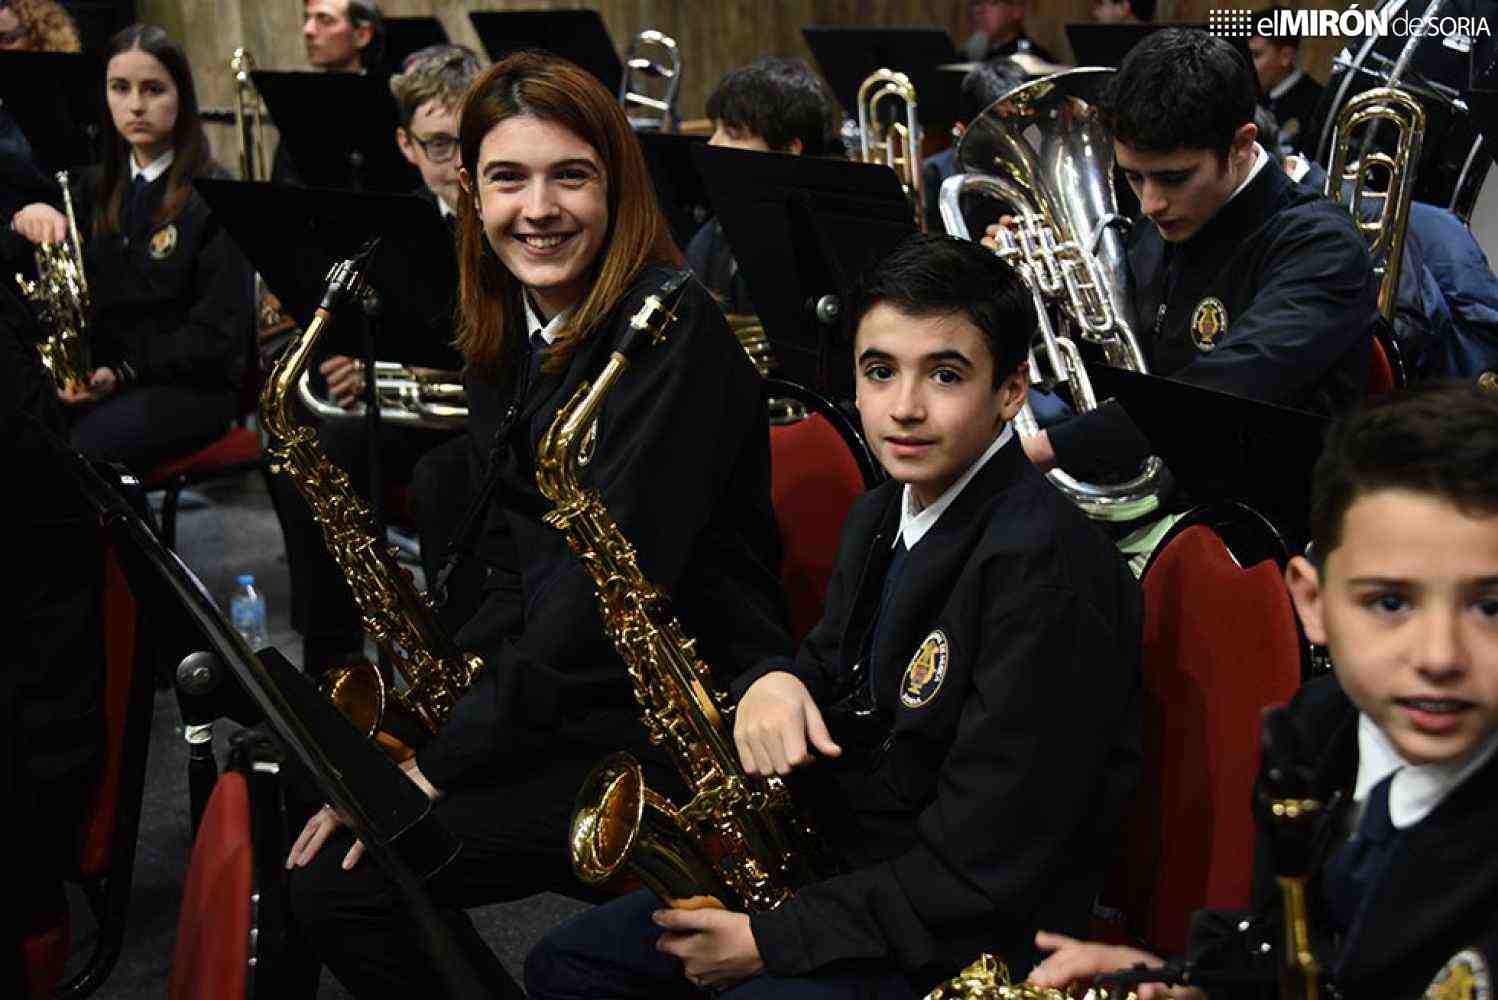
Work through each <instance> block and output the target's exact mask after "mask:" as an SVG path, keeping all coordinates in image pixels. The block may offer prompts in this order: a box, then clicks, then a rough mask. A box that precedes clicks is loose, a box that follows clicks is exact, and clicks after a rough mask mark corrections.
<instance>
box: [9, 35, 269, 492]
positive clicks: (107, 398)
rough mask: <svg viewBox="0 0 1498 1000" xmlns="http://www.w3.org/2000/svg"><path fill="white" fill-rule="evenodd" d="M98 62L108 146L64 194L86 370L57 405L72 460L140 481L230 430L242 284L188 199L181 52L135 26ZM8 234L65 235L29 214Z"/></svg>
mask: <svg viewBox="0 0 1498 1000" xmlns="http://www.w3.org/2000/svg"><path fill="white" fill-rule="evenodd" d="M105 55H106V58H107V59H108V64H107V68H106V70H105V94H106V97H107V98H108V104H109V113H110V118H111V121H112V123H113V125H114V138H113V141H111V142H109V143H108V146H107V148H106V151H105V155H104V162H103V164H102V165H101V166H99V167H92V168H89V169H88V170H85V171H84V172H83V173H82V174H80V175H79V176H78V178H77V179H76V180H75V182H74V184H73V201H74V205H75V206H76V209H77V212H78V228H79V234H80V236H81V237H82V238H83V241H84V267H85V270H86V272H87V276H88V282H89V292H90V295H91V296H92V300H93V307H94V314H93V318H92V320H91V326H90V329H89V333H88V337H89V341H90V349H91V352H92V355H93V360H94V364H95V365H96V367H95V368H94V370H93V372H92V373H91V374H90V376H89V378H88V382H87V384H86V385H78V384H76V383H70V384H69V385H68V386H67V387H65V388H64V389H62V390H60V391H59V396H60V398H61V399H62V401H63V403H65V404H67V406H68V407H69V409H70V411H71V413H70V421H69V422H70V424H71V433H72V439H73V443H74V445H75V446H76V447H77V448H78V449H79V450H80V451H83V452H84V453H85V454H88V455H91V456H97V457H101V458H108V459H112V460H115V461H120V462H124V463H125V464H126V465H129V466H132V467H134V468H138V469H144V468H146V467H148V466H150V465H151V464H152V463H154V462H157V461H160V460H162V459H164V458H167V457H170V456H172V455H175V454H180V453H182V452H184V451H187V450H188V449H191V448H193V447H195V446H197V445H201V444H206V443H207V442H209V441H211V440H213V439H214V438H215V437H217V436H218V435H219V434H221V433H223V431H224V428H225V426H226V425H227V424H228V423H229V421H230V420H232V419H233V418H234V415H235V400H236V390H237V388H238V386H239V383H240V380H241V379H242V378H243V377H244V362H245V359H246V356H247V352H248V349H249V344H248V339H247V338H248V337H249V336H250V330H251V282H252V276H251V271H250V267H249V264H248V263H247V262H246V261H245V259H244V256H243V255H242V254H241V253H240V252H239V249H238V248H237V247H236V246H235V245H234V243H233V242H232V241H231V240H230V239H229V237H228V235H227V234H226V233H225V232H224V231H223V230H222V229H221V228H220V227H219V226H218V225H217V223H216V222H215V220H214V219H213V217H212V216H211V214H210V213H209V210H208V205H207V203H206V202H204V201H203V199H202V198H201V197H200V196H199V195H198V194H197V193H196V192H195V191H194V190H193V188H192V182H193V180H194V179H195V178H197V177H203V176H213V175H215V174H216V173H217V172H218V168H217V167H216V166H215V164H214V163H213V159H212V157H211V156H210V154H209V151H208V140H207V137H206V136H205V135H204V133H203V124H202V121H201V119H200V118H199V116H198V101H197V95H196V93H195V91H194V89H193V81H192V69H191V67H190V66H189V65H188V62H187V56H186V54H185V53H184V52H183V50H182V47H181V46H180V45H178V44H177V43H176V42H174V41H172V40H171V39H170V38H168V37H167V34H166V32H165V31H164V30H162V29H161V28H159V27H156V26H154V25H145V24H136V25H132V26H130V27H128V28H125V29H124V30H123V31H120V32H119V33H118V34H116V35H115V36H114V37H113V38H111V39H110V41H109V46H108V48H107V50H106V53H105ZM13 226H14V228H15V229H16V230H17V231H18V232H20V233H21V234H22V235H24V236H26V237H27V238H28V239H30V240H31V241H32V242H34V243H42V242H47V241H49V240H55V239H56V237H57V235H58V234H59V233H61V232H63V231H65V227H66V223H65V221H64V220H63V219H62V217H61V214H60V213H59V212H58V211H57V210H56V209H55V208H53V207H52V206H50V205H46V204H44V203H40V202H38V203H35V204H32V205H28V206H26V207H25V208H23V209H22V210H21V211H20V212H18V213H16V219H15V221H14V223H13Z"/></svg>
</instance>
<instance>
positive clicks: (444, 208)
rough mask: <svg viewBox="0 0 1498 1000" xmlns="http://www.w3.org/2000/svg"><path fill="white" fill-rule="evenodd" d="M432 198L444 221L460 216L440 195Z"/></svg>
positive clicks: (434, 192)
mask: <svg viewBox="0 0 1498 1000" xmlns="http://www.w3.org/2000/svg"><path fill="white" fill-rule="evenodd" d="M432 197H433V198H436V199H437V214H438V215H440V216H442V218H444V219H450V218H452V217H453V216H454V215H457V214H458V213H457V212H456V211H454V210H453V208H452V206H450V205H448V203H447V202H445V201H443V200H442V196H441V195H440V194H438V193H437V192H436V191H433V192H432ZM526 305H530V303H529V302H527V303H526Z"/></svg>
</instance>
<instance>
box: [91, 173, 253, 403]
mask: <svg viewBox="0 0 1498 1000" xmlns="http://www.w3.org/2000/svg"><path fill="white" fill-rule="evenodd" d="M169 174H170V171H168V172H167V173H164V174H162V175H161V176H160V177H158V178H157V179H156V180H155V181H153V182H151V183H150V184H148V185H147V186H146V189H145V191H144V193H143V194H142V196H141V198H142V200H141V203H140V205H139V207H138V208H137V209H136V210H134V211H133V212H130V213H128V215H129V220H130V222H131V223H132V224H131V225H129V227H128V228H126V229H125V231H123V232H119V233H112V234H107V235H102V236H96V235H94V233H93V217H94V216H93V211H94V206H95V202H96V199H95V193H96V186H97V178H98V169H97V168H93V169H90V170H88V171H85V172H84V173H83V174H82V175H80V183H79V184H78V185H77V187H76V188H75V190H74V195H73V196H74V204H75V206H76V208H77V210H78V226H79V234H80V235H81V236H82V237H83V244H84V248H83V253H84V266H85V268H86V269H87V272H88V282H89V294H90V296H91V297H92V300H93V307H94V315H93V319H92V321H91V326H90V330H91V337H92V349H93V358H94V363H95V364H96V365H106V366H109V367H114V368H117V369H118V368H121V366H124V369H125V374H126V375H127V377H128V378H129V379H131V380H132V381H135V382H139V383H141V384H151V383H171V384H174V385H183V386H193V387H195V388H200V389H210V390H213V389H235V388H238V386H239V385H240V382H241V380H242V379H243V378H244V375H245V365H246V361H247V359H248V356H249V349H250V338H251V337H252V336H253V335H254V301H253V298H254V272H253V271H252V270H251V268H250V264H249V261H247V260H246V259H245V256H244V254H243V253H241V252H240V250H239V247H238V246H237V245H236V244H235V243H234V241H233V240H232V239H231V238H230V237H229V234H228V233H227V232H225V231H224V229H223V227H222V226H221V225H219V223H218V221H217V220H216V219H215V218H214V217H213V214H212V213H211V212H210V211H209V208H208V203H207V202H206V201H204V200H203V198H202V196H200V195H199V194H198V193H197V192H196V191H194V192H192V194H190V195H189V196H188V198H187V201H186V202H185V203H184V205H183V207H182V211H181V212H179V213H178V215H177V217H176V218H174V219H169V220H165V221H158V220H157V219H156V212H157V209H158V208H159V207H160V205H161V201H162V198H163V196H164V195H165V194H166V186H167V178H168V176H169ZM128 183H129V182H128V181H127V185H128ZM129 197H130V195H129V191H128V186H127V191H126V195H125V200H126V201H127V202H128V201H129ZM126 214H127V213H125V212H124V211H122V213H121V216H122V222H121V225H122V227H123V226H125V217H126Z"/></svg>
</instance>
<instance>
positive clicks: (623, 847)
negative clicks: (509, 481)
mask: <svg viewBox="0 0 1498 1000" xmlns="http://www.w3.org/2000/svg"><path fill="white" fill-rule="evenodd" d="M689 277H690V274H689V273H688V272H685V271H683V272H680V273H679V274H677V275H676V276H674V277H672V278H671V279H669V280H668V281H667V283H666V284H665V285H664V286H663V287H662V288H661V289H660V290H659V291H657V292H656V293H655V294H653V295H651V296H649V297H647V298H646V300H645V303H644V304H643V305H642V306H641V307H640V309H639V311H638V312H637V313H636V314H635V315H634V316H633V317H632V318H631V320H630V323H629V327H628V329H627V330H626V331H625V333H624V336H623V337H622V338H621V340H620V343H619V344H618V346H617V347H616V348H615V349H614V352H613V354H612V355H611V356H610V358H609V361H608V364H607V365H606V366H605V367H604V369H603V371H602V372H601V373H600V374H599V376H598V378H597V379H596V380H595V381H594V382H592V383H591V384H589V383H586V382H585V383H583V384H582V385H580V386H579V387H578V389H577V392H576V393H574V394H573V396H572V398H571V399H570V400H568V402H567V404H566V405H565V406H563V407H562V408H561V409H560V410H558V411H557V415H556V418H555V419H554V420H553V421H552V424H551V427H549V428H548V429H547V431H546V434H545V435H544V436H543V437H542V439H541V445H540V447H539V449H538V450H537V453H536V482H537V485H538V486H539V487H540V489H541V493H542V495H544V496H545V497H546V498H547V499H548V500H550V501H551V502H552V503H553V504H555V509H554V510H552V511H551V512H550V513H548V514H547V515H546V523H548V524H550V525H551V526H552V527H554V528H556V529H557V530H558V531H560V532H562V533H563V535H565V536H566V538H567V545H568V547H569V548H571V549H572V552H573V554H574V555H576V556H577V557H578V559H579V560H580V561H581V562H582V565H583V566H584V568H585V569H586V570H587V571H588V575H589V576H591V577H592V578H593V582H594V585H595V587H596V590H597V596H598V602H599V610H600V613H601V614H600V616H601V617H602V619H603V626H604V631H605V632H606V633H607V634H608V636H609V638H610V640H612V642H613V644H614V648H615V649H616V650H618V652H619V656H620V658H621V659H622V660H623V661H624V663H625V665H626V667H627V668H628V670H629V676H630V680H631V682H632V684H633V686H634V692H635V699H636V700H637V701H638V702H639V705H640V709H641V712H642V714H643V717H644V723H645V728H646V730H647V731H648V732H649V734H650V741H651V742H652V743H653V744H655V745H657V746H660V747H663V748H664V749H665V750H666V752H667V753H668V754H669V755H670V756H671V759H672V762H673V763H674V764H675V766H676V768H677V770H678V771H679V772H680V774H681V776H682V779H683V781H684V783H685V785H686V787H687V788H689V789H691V790H692V792H693V797H692V799H691V801H690V802H688V803H686V804H685V805H683V806H680V807H677V806H675V805H673V804H672V803H671V802H670V801H668V800H667V799H666V798H665V797H664V796H662V795H660V794H659V793H657V792H656V791H654V790H653V789H651V788H649V787H647V786H646V785H645V782H644V778H643V776H642V774H641V770H640V765H639V762H638V761H637V760H635V758H634V757H632V756H631V755H630V754H628V753H624V752H619V753H615V754H611V755H610V756H608V757H606V758H604V760H603V761H602V762H601V763H600V764H599V765H598V766H597V767H596V768H594V770H593V771H592V773H591V774H589V776H588V777H587V779H586V780H585V781H584V783H583V787H582V789H581V790H580V791H579V792H578V795H577V808H576V810H575V811H574V812H573V816H572V824H571V832H570V835H569V839H570V844H571V853H572V866H573V869H574V870H575V871H576V872H577V875H578V877H579V878H581V879H582V880H583V881H584V882H586V883H587V884H589V885H601V884H604V883H606V882H609V881H611V880H612V879H613V878H614V877H615V876H616V875H618V874H619V873H621V872H622V871H623V870H624V869H625V868H628V869H630V870H632V871H633V872H634V873H635V874H636V875H638V876H639V878H640V880H641V881H642V882H644V883H645V885H646V886H648V887H649V888H651V889H653V890H655V892H656V894H657V895H659V896H660V897H661V898H662V899H665V900H667V901H668V902H669V903H670V904H671V905H673V906H683V907H699V906H726V907H729V908H732V909H735V910H745V909H747V910H763V909H768V908H771V907H774V906H777V905H779V904H780V903H781V902H783V901H784V900H786V899H788V898H789V897H790V895H791V893H792V892H793V891H794V890H795V888H796V887H797V886H799V885H802V884H804V883H805V882H808V881H810V880H811V879H812V878H813V877H814V875H815V873H816V871H817V869H816V868H815V866H814V862H813V858H815V857H817V852H816V848H815V846H814V845H815V844H816V840H815V837H814V835H813V834H812V831H811V828H810V826H809V825H808V824H807V823H806V822H805V820H804V819H803V818H802V817H801V815H800V814H799V813H797V812H796V811H795V808H794V806H793V804H792V803H791V799H790V793H789V790H788V789H787V788H786V786H785V783H784V782H783V781H781V780H780V779H779V778H775V777H771V778H767V779H757V778H751V777H749V776H748V775H746V774H745V773H744V771H743V768H742V767H741V766H740V764H739V757H738V751H737V749H736V748H735V746H734V743H733V739H732V736H731V734H730V729H729V718H730V715H729V713H730V708H729V706H728V705H727V704H726V702H725V700H724V697H723V694H722V693H721V692H720V691H718V690H716V689H715V688H713V686H712V678H711V675H710V673H709V671H708V668H707V665H706V664H705V663H703V662H702V661H701V660H700V659H698V658H697V654H696V649H695V642H694V640H692V639H689V638H688V637H687V636H686V634H685V632H684V630H683V629H682V627H681V624H680V623H679V622H678V621H677V620H676V619H675V618H674V617H672V616H671V615H670V613H669V611H668V609H667V607H666V605H667V600H668V598H667V595H666V594H665V593H663V592H662V591H661V590H660V589H659V588H657V587H656V586H655V585H654V584H652V583H651V582H650V581H649V580H647V579H646V578H645V576H644V574H643V573H641V571H640V568H639V565H638V564H637V562H636V560H635V552H634V548H633V547H632V546H631V545H630V543H629V540H628V539H627V538H625V537H624V535H623V534H622V533H621V532H620V530H619V527H618V525H617V524H615V523H614V520H613V519H612V518H611V517H610V516H609V512H608V509H607V508H606V507H605V506H604V503H603V498H602V497H601V496H600V495H599V493H598V491H597V490H595V489H590V488H588V487H585V486H584V485H582V483H581V482H580V480H579V474H580V473H581V470H582V467H583V466H584V465H586V464H587V462H588V460H589V458H590V457H591V448H592V445H591V444H590V443H589V442H590V441H591V440H593V439H594V437H595V432H596V423H595V420H596V418H597V415H598V411H599V409H600V408H601V407H602V405H603V401H604V399H605V397H607V395H608V394H609V391H610V390H611V389H612V388H613V386H614V384H615V383H616V382H617V381H618V379H619V376H620V375H621V374H622V373H623V372H624V370H625V369H626V368H628V367H629V364H630V359H631V358H632V357H634V356H636V355H637V354H638V353H639V352H640V351H641V350H643V349H644V348H645V347H647V346H648V345H649V344H650V343H651V342H654V341H660V340H662V339H664V338H665V335H666V331H667V329H668V328H669V326H670V324H671V323H672V322H673V321H674V319H675V316H674V315H673V314H672V312H671V311H670V306H668V305H667V303H668V302H672V304H674V297H675V296H676V294H677V293H678V292H679V291H680V289H681V286H682V285H683V284H684V283H685V282H686V280H687V279H688V278H689Z"/></svg>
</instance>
